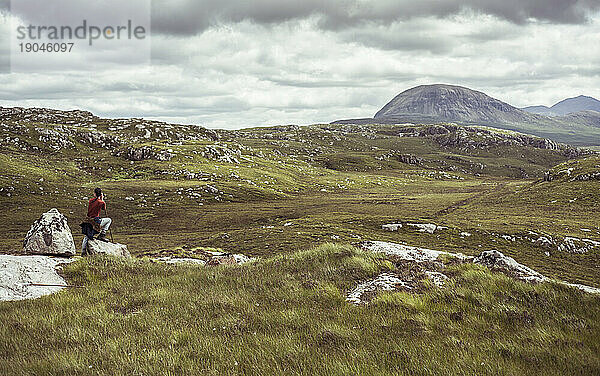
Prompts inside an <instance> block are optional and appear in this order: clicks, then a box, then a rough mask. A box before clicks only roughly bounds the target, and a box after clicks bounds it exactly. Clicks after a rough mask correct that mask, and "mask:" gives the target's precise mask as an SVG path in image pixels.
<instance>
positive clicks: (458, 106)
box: [375, 85, 531, 123]
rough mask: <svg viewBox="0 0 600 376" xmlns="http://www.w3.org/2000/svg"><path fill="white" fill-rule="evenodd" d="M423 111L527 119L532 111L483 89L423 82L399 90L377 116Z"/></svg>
mask: <svg viewBox="0 0 600 376" xmlns="http://www.w3.org/2000/svg"><path fill="white" fill-rule="evenodd" d="M415 113H417V114H423V115H429V116H433V117H437V118H440V119H443V120H447V121H472V122H494V123H496V122H523V121H528V120H530V119H531V115H530V114H529V113H527V112H525V111H523V110H520V109H518V108H516V107H513V106H511V105H509V104H508V103H504V102H502V101H499V100H497V99H494V98H492V97H490V96H488V95H486V94H484V93H482V92H480V91H476V90H471V89H468V88H466V87H461V86H453V85H423V86H417V87H414V88H412V89H408V90H406V91H404V92H402V93H400V94H398V95H397V96H396V97H395V98H394V99H392V100H391V101H390V102H389V103H388V104H386V105H385V106H384V107H383V108H382V109H381V110H380V111H378V112H377V113H376V114H375V119H381V118H390V117H396V116H402V115H407V114H415Z"/></svg>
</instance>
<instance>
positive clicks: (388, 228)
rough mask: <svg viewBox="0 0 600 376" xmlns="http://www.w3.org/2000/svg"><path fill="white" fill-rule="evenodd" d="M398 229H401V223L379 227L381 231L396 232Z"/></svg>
mask: <svg viewBox="0 0 600 376" xmlns="http://www.w3.org/2000/svg"><path fill="white" fill-rule="evenodd" d="M399 228H402V223H390V224H387V225H382V226H381V229H382V230H386V231H398V229H399Z"/></svg>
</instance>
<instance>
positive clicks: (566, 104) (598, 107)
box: [523, 95, 600, 116]
mask: <svg viewBox="0 0 600 376" xmlns="http://www.w3.org/2000/svg"><path fill="white" fill-rule="evenodd" d="M523 110H524V111H527V112H530V113H533V114H541V115H549V116H557V115H558V116H560V115H567V114H571V113H575V112H582V111H596V112H600V101H599V100H597V99H596V98H592V97H588V96H585V95H580V96H578V97H575V98H567V99H564V100H562V101H560V102H558V103H556V104H555V105H554V106H552V107H547V106H529V107H525V108H523Z"/></svg>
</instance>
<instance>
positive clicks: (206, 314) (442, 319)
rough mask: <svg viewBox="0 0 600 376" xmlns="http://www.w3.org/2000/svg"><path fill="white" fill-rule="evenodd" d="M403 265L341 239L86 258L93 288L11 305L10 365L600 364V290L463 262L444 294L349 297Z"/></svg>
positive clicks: (6, 350)
mask: <svg viewBox="0 0 600 376" xmlns="http://www.w3.org/2000/svg"><path fill="white" fill-rule="evenodd" d="M394 267H395V266H394V265H392V264H390V262H388V261H385V260H383V258H382V257H381V256H377V255H373V254H367V253H364V252H361V251H358V250H357V249H355V248H353V247H349V246H340V245H333V244H325V245H322V246H320V247H318V248H315V249H311V250H306V251H298V252H295V253H293V254H291V255H280V256H275V257H272V258H269V259H265V260H260V261H258V262H255V263H250V264H247V265H243V266H240V267H219V268H212V269H210V268H197V267H182V266H164V265H157V264H154V263H150V262H148V261H145V260H133V261H122V260H115V259H105V258H92V259H85V260H81V261H78V262H76V263H75V264H73V265H70V266H69V267H68V268H67V269H66V276H67V278H68V279H69V280H70V281H71V283H74V284H76V285H83V286H85V288H78V289H69V290H68V291H65V292H61V293H59V294H56V295H52V296H49V297H45V298H42V299H39V300H36V301H26V302H16V303H10V304H7V303H3V304H0V317H1V319H2V322H3V325H2V327H1V328H0V334H1V336H0V338H2V341H0V354H1V356H0V372H2V373H3V374H11V375H20V374H35V375H57V374H90V375H96V374H99V375H114V374H123V375H139V374H143V375H157V374H173V375H175V374H208V375H210V374H215V375H220V374H240V375H270V374H282V373H286V374H292V375H347V374H362V375H367V374H368V375H377V374H395V375H448V374H468V375H497V374H513V375H514V374H537V375H566V374H570V375H593V374H597V373H598V372H600V359H599V358H598V353H599V351H600V337H599V334H598V333H600V327H599V323H600V297H598V296H593V295H589V294H584V293H581V292H578V291H576V290H573V289H569V288H564V287H560V286H558V285H551V284H547V283H544V284H539V285H531V284H526V283H522V282H516V281H515V280H512V279H511V278H509V277H506V276H504V275H502V274H492V273H490V272H489V271H488V270H487V269H485V268H481V267H476V266H472V265H463V266H456V267H454V268H451V269H450V270H449V271H450V272H452V273H453V278H452V280H451V282H450V283H449V284H448V285H447V286H446V287H445V288H443V289H439V288H433V287H432V286H431V285H425V286H424V287H423V289H422V291H421V293H419V294H413V293H407V292H394V293H386V294H381V295H379V296H377V297H376V298H375V299H374V300H373V301H372V302H371V303H370V304H369V305H367V306H352V305H349V304H348V303H346V302H345V299H344V291H345V290H347V289H348V288H350V287H352V286H353V285H354V284H355V283H356V282H357V281H359V280H361V279H364V278H366V277H369V276H373V275H375V274H376V273H377V272H379V271H381V270H388V269H393V268H394ZM257 276H260V277H259V278H257Z"/></svg>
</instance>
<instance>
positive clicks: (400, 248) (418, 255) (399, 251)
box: [359, 241, 469, 262]
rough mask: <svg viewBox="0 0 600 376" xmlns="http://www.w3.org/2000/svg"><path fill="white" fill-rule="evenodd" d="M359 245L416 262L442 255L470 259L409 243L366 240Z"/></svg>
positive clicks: (431, 259)
mask: <svg viewBox="0 0 600 376" xmlns="http://www.w3.org/2000/svg"><path fill="white" fill-rule="evenodd" d="M359 246H360V247H361V248H362V249H364V250H367V251H371V252H382V253H385V254H386V255H390V256H391V255H393V256H397V257H399V258H401V259H404V260H409V261H416V262H425V261H435V260H437V258H438V257H439V256H440V255H448V256H453V257H456V258H458V259H461V260H466V259H469V257H467V256H465V255H463V254H461V253H449V252H443V251H435V250H433V249H426V248H419V247H412V246H409V245H404V244H396V243H390V242H380V241H366V242H362V243H360V245H359Z"/></svg>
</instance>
